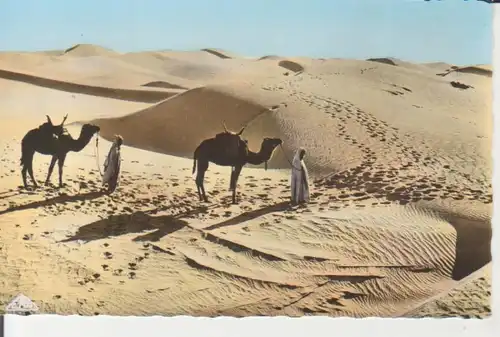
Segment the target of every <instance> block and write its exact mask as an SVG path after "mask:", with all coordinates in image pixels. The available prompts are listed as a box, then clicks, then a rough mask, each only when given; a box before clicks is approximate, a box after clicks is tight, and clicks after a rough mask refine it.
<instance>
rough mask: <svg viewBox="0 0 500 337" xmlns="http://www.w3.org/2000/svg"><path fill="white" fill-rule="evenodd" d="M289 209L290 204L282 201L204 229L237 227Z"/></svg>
mask: <svg viewBox="0 0 500 337" xmlns="http://www.w3.org/2000/svg"><path fill="white" fill-rule="evenodd" d="M289 209H292V206H291V204H290V202H288V201H284V202H280V203H277V204H274V205H270V206H266V207H263V208H260V209H256V210H253V211H249V212H245V213H242V214H240V215H238V216H235V217H234V218H231V219H229V220H226V221H222V222H219V223H217V224H214V225H211V226H208V227H206V228H204V229H205V230H209V231H210V230H213V229H218V228H222V227H227V226H234V225H238V224H240V223H242V222H245V221H248V220H252V219H255V218H258V217H260V216H264V215H266V214H269V213H273V212H279V211H285V210H289Z"/></svg>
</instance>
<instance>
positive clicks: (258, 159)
mask: <svg viewBox="0 0 500 337" xmlns="http://www.w3.org/2000/svg"><path fill="white" fill-rule="evenodd" d="M263 145H264V144H263ZM272 152H273V150H272V149H265V148H264V146H261V147H260V150H259V152H252V151H248V157H247V162H248V163H249V164H252V165H260V164H262V163H263V162H266V161H268V160H269V159H271V154H272Z"/></svg>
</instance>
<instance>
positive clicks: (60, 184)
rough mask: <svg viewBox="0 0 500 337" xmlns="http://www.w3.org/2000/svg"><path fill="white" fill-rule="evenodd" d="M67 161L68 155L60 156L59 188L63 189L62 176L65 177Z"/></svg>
mask: <svg viewBox="0 0 500 337" xmlns="http://www.w3.org/2000/svg"><path fill="white" fill-rule="evenodd" d="M65 160H66V154H63V155H61V156H59V158H58V162H57V164H58V165H59V188H62V187H63V181H62V175H63V167H64V161H65Z"/></svg>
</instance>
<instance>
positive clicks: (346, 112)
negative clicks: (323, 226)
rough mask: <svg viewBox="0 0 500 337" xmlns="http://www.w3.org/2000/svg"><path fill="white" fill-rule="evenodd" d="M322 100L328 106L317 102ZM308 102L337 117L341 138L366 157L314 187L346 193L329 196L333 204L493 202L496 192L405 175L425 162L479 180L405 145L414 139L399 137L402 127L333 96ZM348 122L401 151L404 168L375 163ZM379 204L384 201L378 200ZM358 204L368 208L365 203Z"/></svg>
mask: <svg viewBox="0 0 500 337" xmlns="http://www.w3.org/2000/svg"><path fill="white" fill-rule="evenodd" d="M318 101H319V102H323V103H324V104H321V103H317V102H318ZM306 102H308V103H309V104H310V105H315V107H316V108H318V109H320V110H322V111H324V112H325V113H327V114H329V115H330V116H331V117H332V118H335V119H336V121H338V123H339V126H338V129H339V132H338V135H339V136H340V137H342V138H343V139H344V140H345V141H346V142H348V143H350V144H352V145H353V146H357V147H358V148H359V149H360V150H361V151H362V152H363V153H364V158H363V160H362V162H361V164H359V165H358V166H356V167H353V168H350V169H347V170H345V171H341V172H338V173H335V174H333V175H331V176H329V177H327V178H324V179H321V180H317V181H315V185H316V186H317V187H319V188H320V189H321V188H322V187H326V188H331V187H334V188H336V189H339V190H340V191H341V194H340V195H339V196H338V197H337V196H332V197H330V201H342V200H346V201H347V200H359V201H360V200H366V199H369V198H371V197H375V198H385V199H387V201H383V202H380V204H390V203H392V202H399V203H400V204H403V205H404V204H407V203H409V202H414V201H419V200H434V199H437V198H442V199H450V198H451V199H454V200H464V199H466V200H478V201H480V202H483V203H485V204H489V203H492V195H491V193H487V192H486V191H485V190H484V189H472V188H470V187H460V186H457V185H454V184H449V183H447V181H446V177H445V176H438V177H433V178H430V177H428V176H423V177H422V176H417V175H416V174H415V173H413V174H408V173H405V171H408V170H409V169H411V168H412V167H413V166H415V165H418V163H420V164H421V165H423V166H435V167H439V166H441V167H442V168H444V169H446V170H449V171H453V172H455V173H456V174H460V175H461V176H462V177H463V178H465V179H466V180H468V181H469V182H471V183H473V184H477V182H478V181H474V180H472V178H471V177H470V175H467V174H463V173H460V172H457V171H454V170H452V169H451V167H450V165H446V164H445V165H443V164H442V163H441V162H439V160H437V159H435V158H431V157H424V156H423V155H422V154H421V153H420V152H419V151H417V150H415V149H414V148H412V147H410V146H406V145H405V144H410V143H411V141H405V142H403V141H401V140H400V137H406V138H409V137H410V136H409V135H401V134H399V133H398V129H397V128H394V127H390V126H389V125H388V123H387V122H384V121H380V120H378V119H377V118H376V117H374V116H373V115H371V114H369V113H367V112H365V111H363V110H361V109H359V108H357V107H355V106H354V105H353V104H352V103H350V102H346V101H334V100H331V99H329V98H325V97H319V96H314V97H310V98H309V99H307V98H306ZM348 119H352V120H354V121H355V122H357V123H358V124H359V125H361V126H362V127H364V128H365V130H366V132H367V134H368V135H369V136H370V137H372V138H375V139H377V140H378V141H380V142H384V143H386V144H387V145H388V146H389V148H390V149H398V150H397V152H396V154H397V155H398V157H400V158H404V159H405V160H404V161H402V162H403V164H402V165H401V167H399V168H388V167H385V166H382V165H376V162H377V159H378V157H377V154H376V153H375V152H374V151H373V150H371V149H370V148H369V147H367V146H366V145H364V144H362V143H361V142H359V141H357V140H356V139H355V138H354V137H352V136H351V135H349V133H348V131H347V120H348ZM414 163H416V164H414ZM374 204H379V203H378V202H374ZM358 206H360V207H363V206H364V205H358Z"/></svg>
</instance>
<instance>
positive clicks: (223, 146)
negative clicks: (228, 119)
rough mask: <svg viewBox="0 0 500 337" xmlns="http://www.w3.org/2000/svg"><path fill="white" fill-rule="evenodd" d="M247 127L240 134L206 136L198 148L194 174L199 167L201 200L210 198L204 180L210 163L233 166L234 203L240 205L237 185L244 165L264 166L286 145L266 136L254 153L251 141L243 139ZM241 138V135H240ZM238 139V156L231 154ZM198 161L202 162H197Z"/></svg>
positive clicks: (198, 179)
mask: <svg viewBox="0 0 500 337" xmlns="http://www.w3.org/2000/svg"><path fill="white" fill-rule="evenodd" d="M244 129H245V128H243V129H241V131H240V132H238V133H232V132H229V131H227V129H226V128H225V127H224V130H225V132H223V133H219V134H218V135H216V136H215V137H214V138H209V139H205V140H204V141H202V142H201V143H200V145H198V147H197V148H196V150H195V151H194V156H193V159H194V162H193V174H194V173H195V172H196V169H198V172H197V174H196V187H197V188H198V196H199V197H200V200H202V201H205V202H207V201H208V198H207V196H206V194H205V187H204V186H203V181H204V179H205V172H206V171H207V169H208V165H209V162H212V163H214V164H216V165H219V166H231V168H232V170H231V181H230V185H229V189H230V190H231V191H232V192H233V195H232V199H233V204H236V185H237V183H238V178H239V176H240V173H241V170H242V168H243V166H245V165H246V164H252V165H260V164H262V163H265V164H266V169H267V162H268V160H269V159H271V156H272V154H273V152H274V150H275V149H276V147H277V146H278V145H281V144H282V140H281V139H279V138H264V140H263V141H262V144H261V147H260V151H259V152H252V151H250V150H249V149H248V143H247V141H245V140H243V139H241V138H240V135H241V133H242V132H243V130H244ZM236 137H237V138H236ZM230 141H231V142H235V143H236V144H237V147H236V148H237V155H236V156H231V155H229V153H230V152H232V150H230V147H232V146H233V145H232V144H234V143H231V142H230ZM196 164H198V165H196Z"/></svg>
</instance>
